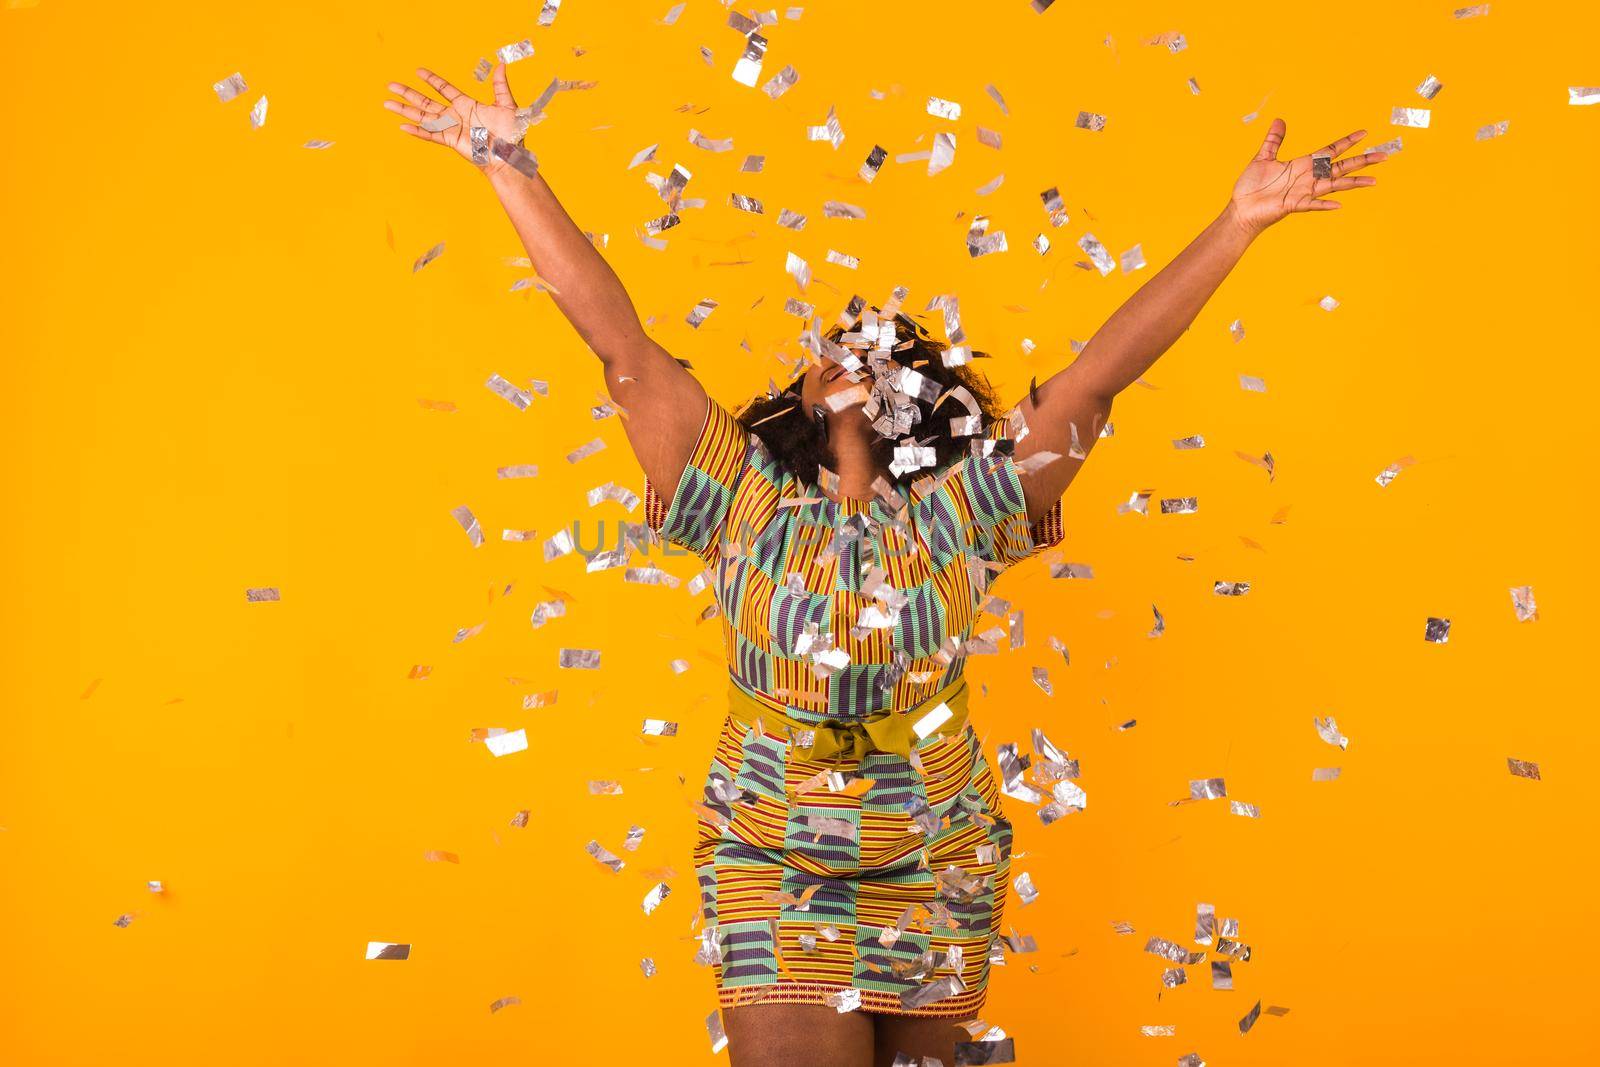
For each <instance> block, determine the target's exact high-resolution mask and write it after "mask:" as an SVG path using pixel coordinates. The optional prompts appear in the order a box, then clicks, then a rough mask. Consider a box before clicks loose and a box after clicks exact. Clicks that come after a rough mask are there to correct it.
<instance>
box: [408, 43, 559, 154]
mask: <svg viewBox="0 0 1600 1067" xmlns="http://www.w3.org/2000/svg"><path fill="white" fill-rule="evenodd" d="M417 77H419V78H421V79H422V80H423V81H425V82H427V83H428V85H429V86H431V87H432V88H433V91H434V92H436V93H438V94H439V95H440V96H441V97H443V98H444V102H443V103H441V102H439V101H438V100H435V99H434V98H433V97H431V96H428V95H427V94H426V93H423V92H420V91H418V90H416V89H413V88H412V87H411V86H409V85H405V84H403V83H401V82H390V83H389V91H390V92H391V93H394V94H395V95H396V96H398V97H399V98H400V99H399V100H385V101H384V102H383V106H384V107H386V108H388V109H389V110H390V111H394V112H397V113H398V114H400V115H403V116H405V117H406V118H407V119H410V120H411V121H410V122H407V123H403V124H402V125H401V126H400V129H401V131H402V132H403V133H409V134H411V135H412V136H413V137H420V138H421V139H422V140H424V141H432V142H433V143H434V144H442V145H445V146H446V147H449V148H453V149H455V150H456V151H457V152H459V153H461V155H462V156H464V157H465V158H466V159H468V160H470V161H471V162H473V163H475V164H477V165H478V166H480V167H483V168H484V169H485V170H490V171H492V170H497V169H499V168H500V167H502V166H504V165H505V159H504V155H505V152H504V150H502V151H500V152H496V151H493V150H492V148H493V146H494V145H495V143H496V142H504V143H505V144H506V145H516V144H519V143H520V142H521V140H522V135H523V133H524V131H526V130H527V128H528V117H527V116H524V115H522V114H521V113H519V112H518V110H517V101H516V99H515V98H513V97H512V95H511V87H510V86H509V85H507V84H506V65H505V64H504V63H499V64H496V66H495V68H494V103H492V104H490V103H484V102H483V101H481V100H474V99H473V98H472V97H470V96H468V95H467V94H466V93H463V92H462V91H461V90H460V89H457V88H456V87H455V86H454V85H451V84H450V83H449V82H447V81H445V80H444V79H443V78H441V77H439V75H437V74H435V73H434V72H433V71H431V70H428V69H427V68H426V67H418V68H417ZM402 101H404V102H403V103H402ZM474 130H483V131H487V136H485V135H484V134H482V133H480V134H478V135H477V137H478V140H477V144H476V145H475V144H474V140H473V131H474ZM474 149H476V151H474Z"/></svg>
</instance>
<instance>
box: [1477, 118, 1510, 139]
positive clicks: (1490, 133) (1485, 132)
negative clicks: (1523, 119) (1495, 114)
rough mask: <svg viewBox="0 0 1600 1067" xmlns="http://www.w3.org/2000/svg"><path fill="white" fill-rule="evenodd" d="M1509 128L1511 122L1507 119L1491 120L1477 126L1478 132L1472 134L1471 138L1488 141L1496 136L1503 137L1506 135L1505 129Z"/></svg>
mask: <svg viewBox="0 0 1600 1067" xmlns="http://www.w3.org/2000/svg"><path fill="white" fill-rule="evenodd" d="M1510 128H1511V123H1510V122H1509V121H1501V122H1491V123H1489V125H1487V126H1479V127H1478V132H1477V133H1476V134H1475V135H1474V137H1473V139H1474V140H1477V141H1489V140H1493V139H1494V138H1496V137H1504V136H1505V135H1506V131H1507V130H1508V129H1510Z"/></svg>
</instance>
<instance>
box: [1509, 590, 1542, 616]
mask: <svg viewBox="0 0 1600 1067" xmlns="http://www.w3.org/2000/svg"><path fill="white" fill-rule="evenodd" d="M1511 607H1512V608H1513V609H1514V610H1515V611H1516V613H1517V621H1518V622H1538V621H1539V605H1538V603H1537V602H1536V601H1535V600H1534V599H1533V586H1531V585H1515V586H1512V587H1511Z"/></svg>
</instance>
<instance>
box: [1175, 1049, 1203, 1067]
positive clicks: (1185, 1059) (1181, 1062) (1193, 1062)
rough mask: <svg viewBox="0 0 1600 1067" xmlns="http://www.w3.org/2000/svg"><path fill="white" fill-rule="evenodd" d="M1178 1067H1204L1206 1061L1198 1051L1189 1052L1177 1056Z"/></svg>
mask: <svg viewBox="0 0 1600 1067" xmlns="http://www.w3.org/2000/svg"><path fill="white" fill-rule="evenodd" d="M1178 1067H1206V1061H1205V1060H1203V1059H1201V1058H1200V1054H1199V1053H1198V1052H1190V1053H1186V1054H1185V1055H1182V1056H1179V1057H1178Z"/></svg>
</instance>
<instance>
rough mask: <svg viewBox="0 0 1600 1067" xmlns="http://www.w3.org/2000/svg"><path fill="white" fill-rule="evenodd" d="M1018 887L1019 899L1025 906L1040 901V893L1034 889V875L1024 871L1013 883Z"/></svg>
mask: <svg viewBox="0 0 1600 1067" xmlns="http://www.w3.org/2000/svg"><path fill="white" fill-rule="evenodd" d="M1011 884H1012V885H1013V886H1015V887H1016V890H1017V898H1018V899H1019V900H1021V901H1022V903H1023V904H1032V903H1033V902H1034V901H1035V900H1038V899H1039V891H1038V890H1037V889H1035V888H1034V887H1033V875H1031V874H1029V873H1028V872H1027V871H1023V872H1022V873H1021V874H1019V875H1017V877H1016V878H1015V879H1014V880H1013V881H1012V883H1011Z"/></svg>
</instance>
